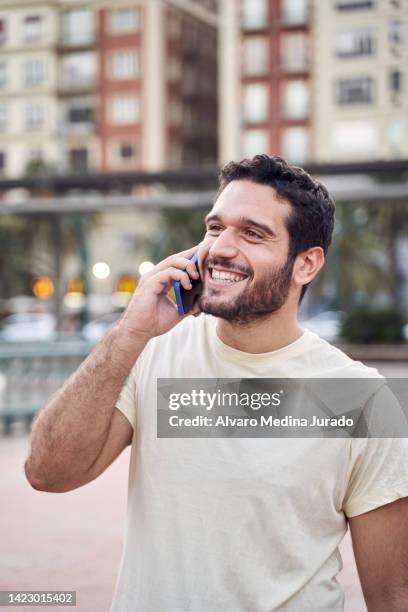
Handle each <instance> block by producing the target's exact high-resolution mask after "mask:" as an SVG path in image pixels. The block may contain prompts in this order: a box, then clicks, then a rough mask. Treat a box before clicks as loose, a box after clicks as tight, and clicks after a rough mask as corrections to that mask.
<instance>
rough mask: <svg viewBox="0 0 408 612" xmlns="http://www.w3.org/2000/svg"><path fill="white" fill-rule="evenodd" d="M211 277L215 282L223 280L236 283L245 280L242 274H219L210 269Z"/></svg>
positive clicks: (217, 271) (219, 272)
mask: <svg viewBox="0 0 408 612" xmlns="http://www.w3.org/2000/svg"><path fill="white" fill-rule="evenodd" d="M211 276H212V278H213V279H215V280H223V281H228V282H238V281H241V280H243V279H244V278H245V276H242V274H234V273H233V272H221V271H219V270H214V268H213V269H212V273H211Z"/></svg>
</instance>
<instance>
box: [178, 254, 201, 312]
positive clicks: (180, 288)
mask: <svg viewBox="0 0 408 612" xmlns="http://www.w3.org/2000/svg"><path fill="white" fill-rule="evenodd" d="M191 261H192V262H194V263H195V264H196V265H197V262H198V257H197V255H193V256H192V258H191ZM190 280H191V284H194V281H195V279H190ZM198 282H201V281H198ZM173 289H174V295H175V296H176V304H177V310H178V311H179V313H180V314H182V315H185V314H187V313H186V311H185V308H184V304H183V297H182V293H181V292H182V291H185V289H184V287H183V286H182V284H181V283H180V281H174V282H173Z"/></svg>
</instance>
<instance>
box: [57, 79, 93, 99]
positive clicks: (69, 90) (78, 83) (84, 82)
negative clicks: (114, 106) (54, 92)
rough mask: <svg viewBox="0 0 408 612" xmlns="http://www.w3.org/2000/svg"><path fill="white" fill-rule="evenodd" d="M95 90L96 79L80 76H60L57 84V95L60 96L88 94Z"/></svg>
mask: <svg viewBox="0 0 408 612" xmlns="http://www.w3.org/2000/svg"><path fill="white" fill-rule="evenodd" d="M95 88H96V77H86V76H81V75H69V76H67V75H62V76H61V79H60V81H59V83H58V93H59V94H60V95H62V96H64V95H65V96H71V95H75V96H77V95H79V94H83V93H89V92H91V91H94V90H95Z"/></svg>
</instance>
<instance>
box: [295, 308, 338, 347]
mask: <svg viewBox="0 0 408 612" xmlns="http://www.w3.org/2000/svg"><path fill="white" fill-rule="evenodd" d="M342 319H343V313H342V312H341V311H339V310H326V311H324V312H320V313H319V314H317V315H316V316H314V317H311V318H310V319H307V320H306V321H302V323H301V325H302V327H306V329H310V331H312V332H314V333H315V334H318V335H319V336H320V337H321V338H323V339H324V340H327V341H328V342H333V341H334V340H336V339H337V338H338V337H339V336H340V332H341V325H342Z"/></svg>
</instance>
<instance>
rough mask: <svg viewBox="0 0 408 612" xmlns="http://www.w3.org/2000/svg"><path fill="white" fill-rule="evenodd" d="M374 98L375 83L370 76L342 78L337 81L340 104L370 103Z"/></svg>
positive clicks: (337, 94) (337, 97)
mask: <svg viewBox="0 0 408 612" xmlns="http://www.w3.org/2000/svg"><path fill="white" fill-rule="evenodd" d="M373 98H374V83H373V79H372V78H370V77H367V78H360V79H344V80H343V79H342V80H340V81H337V83H336V100H337V103H338V104H342V105H343V104H369V103H370V102H372V101H373Z"/></svg>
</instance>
